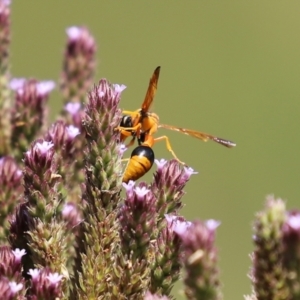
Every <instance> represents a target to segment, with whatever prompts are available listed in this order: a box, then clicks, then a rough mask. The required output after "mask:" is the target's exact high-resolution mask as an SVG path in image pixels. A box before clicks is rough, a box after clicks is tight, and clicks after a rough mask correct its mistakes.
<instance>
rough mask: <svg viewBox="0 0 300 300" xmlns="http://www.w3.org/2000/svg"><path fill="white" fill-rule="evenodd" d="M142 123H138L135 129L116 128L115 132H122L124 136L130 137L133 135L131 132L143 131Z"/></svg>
mask: <svg viewBox="0 0 300 300" xmlns="http://www.w3.org/2000/svg"><path fill="white" fill-rule="evenodd" d="M141 126H142V125H141V123H138V124H137V125H136V126H134V127H122V126H118V127H116V128H115V131H117V130H118V131H120V132H121V133H122V134H124V135H126V136H130V135H132V133H131V131H139V130H140V129H141Z"/></svg>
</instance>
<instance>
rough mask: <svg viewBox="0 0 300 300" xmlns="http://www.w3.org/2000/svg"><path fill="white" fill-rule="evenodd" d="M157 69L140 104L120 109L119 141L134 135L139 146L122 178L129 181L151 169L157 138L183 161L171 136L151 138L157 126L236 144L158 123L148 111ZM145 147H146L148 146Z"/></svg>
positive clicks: (194, 131) (231, 143)
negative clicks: (176, 151) (171, 140)
mask: <svg viewBox="0 0 300 300" xmlns="http://www.w3.org/2000/svg"><path fill="white" fill-rule="evenodd" d="M159 72H160V67H157V68H156V69H155V70H154V73H153V75H152V77H151V78H150V82H149V86H148V90H147V93H146V96H145V100H144V101H143V103H142V106H141V108H139V109H137V110H135V111H126V110H125V111H123V114H124V115H123V118H122V120H121V123H120V126H119V127H117V130H119V131H120V135H121V138H120V139H121V142H124V141H125V140H126V138H128V137H132V139H131V141H130V142H129V143H128V144H127V146H131V145H133V144H134V141H135V139H137V141H138V144H139V146H138V147H137V148H135V149H134V150H133V152H132V154H131V158H130V159H129V163H128V166H127V168H126V170H125V174H124V178H123V181H124V182H128V181H129V180H130V179H132V180H136V179H138V178H140V177H141V176H143V175H144V174H145V173H146V172H148V171H149V170H150V168H151V166H152V164H153V161H154V153H153V150H152V149H151V148H152V147H153V145H154V144H155V143H157V142H159V141H163V140H165V142H166V147H167V149H168V150H169V151H170V152H171V154H172V155H173V157H174V158H175V159H176V160H177V161H178V162H179V163H181V164H183V165H185V163H183V162H182V161H181V160H179V159H178V157H177V156H176V154H175V152H174V151H173V149H172V147H171V143H170V140H169V138H168V137H167V136H166V135H163V136H160V137H157V138H154V134H155V133H156V132H157V130H158V128H166V129H170V130H174V131H178V132H181V133H184V134H186V135H189V136H192V137H194V138H197V139H200V140H202V141H204V142H207V141H209V140H212V141H214V142H216V143H218V144H220V145H223V146H225V147H227V148H232V147H234V146H236V144H235V143H233V142H231V141H229V140H225V139H223V138H219V137H216V136H213V135H210V134H207V133H204V132H200V131H196V130H191V129H186V128H181V127H176V126H173V125H166V124H160V123H159V117H158V115H157V114H156V113H153V112H150V111H149V109H150V107H151V104H152V103H153V99H154V96H155V93H156V90H157V83H158V78H159ZM145 147H148V148H150V149H148V148H145Z"/></svg>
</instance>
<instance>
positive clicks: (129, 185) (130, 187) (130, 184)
mask: <svg viewBox="0 0 300 300" xmlns="http://www.w3.org/2000/svg"><path fill="white" fill-rule="evenodd" d="M122 185H123V187H124V188H125V190H126V191H127V192H129V191H132V190H133V187H134V185H135V182H134V181H133V180H129V182H128V183H125V182H123V183H122Z"/></svg>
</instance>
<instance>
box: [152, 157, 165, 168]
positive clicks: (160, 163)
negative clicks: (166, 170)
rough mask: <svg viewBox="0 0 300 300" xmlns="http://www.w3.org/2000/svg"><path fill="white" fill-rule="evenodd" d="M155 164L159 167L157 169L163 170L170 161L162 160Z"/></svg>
mask: <svg viewBox="0 0 300 300" xmlns="http://www.w3.org/2000/svg"><path fill="white" fill-rule="evenodd" d="M154 162H155V163H156V165H157V169H158V170H161V169H162V168H163V166H164V165H165V164H166V163H167V162H168V161H167V160H166V159H161V160H158V159H155V160H154Z"/></svg>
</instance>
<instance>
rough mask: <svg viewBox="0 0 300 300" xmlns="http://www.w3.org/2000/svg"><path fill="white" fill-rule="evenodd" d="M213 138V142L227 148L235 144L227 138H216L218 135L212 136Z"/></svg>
mask: <svg viewBox="0 0 300 300" xmlns="http://www.w3.org/2000/svg"><path fill="white" fill-rule="evenodd" d="M213 140H214V141H215V142H217V143H219V144H221V145H223V146H225V147H227V148H232V147H235V146H236V143H234V142H231V141H228V140H224V139H221V138H218V137H214V138H213Z"/></svg>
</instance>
